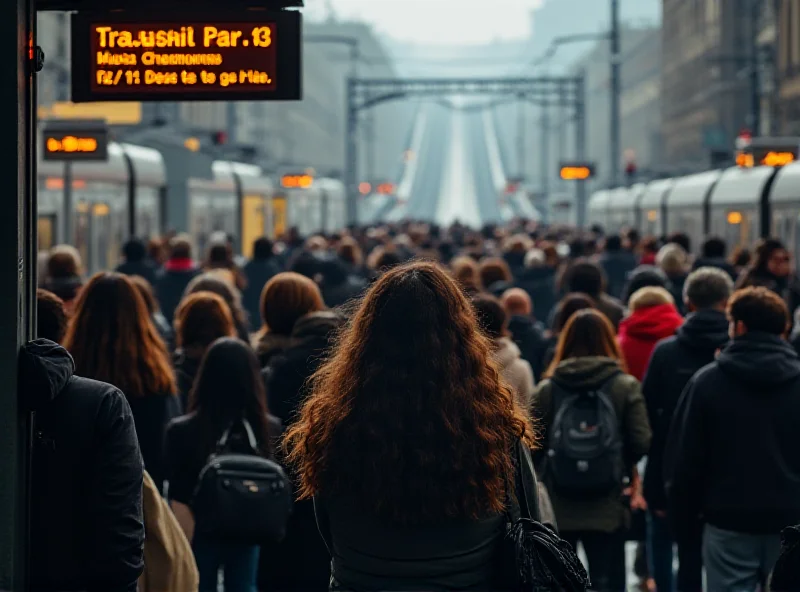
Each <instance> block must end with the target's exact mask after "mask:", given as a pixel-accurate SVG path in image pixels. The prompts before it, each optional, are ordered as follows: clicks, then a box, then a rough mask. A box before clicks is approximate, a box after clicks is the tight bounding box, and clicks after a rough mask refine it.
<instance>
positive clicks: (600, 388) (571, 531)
mask: <svg viewBox="0 0 800 592" xmlns="http://www.w3.org/2000/svg"><path fill="white" fill-rule="evenodd" d="M627 372H628V371H627V367H626V364H625V360H624V358H623V357H622V353H621V352H620V349H619V345H618V344H617V340H616V338H615V335H614V327H613V326H612V325H611V322H610V321H609V320H608V318H607V317H606V316H605V315H604V314H603V313H601V312H600V311H598V310H595V309H594V308H586V309H583V310H579V311H577V312H575V313H574V314H573V315H572V316H571V317H570V318H569V320H568V321H567V324H566V326H565V327H564V329H563V331H561V334H560V335H559V337H558V344H557V346H556V353H555V357H554V358H553V361H552V362H551V364H550V367H549V368H548V369H547V370H546V371H545V373H544V377H545V380H544V381H543V382H542V383H541V384H540V385H539V388H538V389H537V391H536V393H535V394H534V404H533V415H534V417H536V418H538V419H539V423H538V427H539V428H540V429H541V433H542V436H543V437H544V438H545V439H547V438H549V437H550V435H551V434H553V433H559V432H561V430H566V429H570V428H571V426H572V425H573V424H572V423H570V424H569V426H567V425H565V424H561V425H559V426H555V425H554V422H555V421H556V416H557V415H559V417H561V418H562V421H563V418H565V417H567V415H565V414H559V412H560V411H564V412H565V413H566V410H572V409H574V411H570V413H571V416H570V417H576V418H577V417H580V418H581V420H582V423H581V424H580V426H581V427H580V429H583V430H584V431H586V432H587V435H588V434H589V433H591V431H592V430H593V429H599V428H597V426H598V423H599V422H600V418H599V416H600V413H599V412H597V411H596V409H597V404H596V403H594V401H595V400H602V399H601V397H600V396H599V395H598V393H600V394H602V395H605V400H607V401H608V402H609V403H610V407H612V408H613V413H614V416H615V418H616V425H617V426H618V429H619V439H618V441H619V442H622V446H621V450H620V451H619V453H618V454H619V458H615V459H614V461H615V462H617V463H619V465H620V466H621V467H622V468H623V469H624V471H625V473H626V475H627V476H629V477H633V476H634V475H635V472H634V471H635V464H636V463H637V462H638V461H639V460H640V459H641V458H642V457H643V456H644V455H645V454H647V451H648V449H649V447H650V438H651V432H650V424H649V422H648V419H647V408H646V407H645V401H644V397H643V396H642V391H641V387H640V385H639V381H637V380H636V379H635V378H634V377H633V376H631V375H630V374H628V373H627ZM572 397H577V398H574V399H573V398H572ZM587 397H588V398H587ZM583 401H588V402H589V403H587V404H586V405H585V406H584V405H583ZM567 405H570V407H569V408H568V407H567ZM581 414H582V415H581ZM592 421H597V422H598V423H594V424H592V423H591V422H592ZM572 431H574V430H572ZM545 441H547V440H545ZM550 443H551V441H548V444H550ZM551 452H554V451H552V450H543V451H542V454H541V456H545V457H547V462H546V463H545V466H544V470H543V474H544V482H545V483H546V484H547V487H548V490H549V492H550V497H551V500H552V502H553V509H554V510H555V514H556V520H557V521H558V526H559V528H560V534H561V536H562V537H563V538H564V539H565V540H567V541H568V542H569V543H570V544H571V545H572V546H573V547H576V546H577V544H578V541H581V542H582V543H583V548H584V550H585V551H586V557H587V559H588V561H589V576H590V578H591V580H592V584H593V588H594V589H597V590H624V589H625V587H626V584H625V577H626V576H625V573H626V572H625V528H626V526H627V525H628V524H629V522H630V515H629V511H630V508H629V507H627V506H626V505H625V504H624V503H623V501H622V500H623V495H622V494H623V487H624V483H623V478H622V476H620V479H619V483H618V484H616V485H613V486H611V487H610V488H609V489H608V491H605V490H604V491H600V492H597V491H593V492H589V493H586V492H584V491H580V492H576V491H574V490H573V489H570V487H571V486H569V487H568V486H567V485H565V484H564V483H563V482H562V481H560V480H559V479H557V478H556V476H555V471H554V470H552V465H553V463H554V462H557V461H553V460H552V457H551V456H550V453H551Z"/></svg>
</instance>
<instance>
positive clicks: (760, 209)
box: [708, 166, 779, 250]
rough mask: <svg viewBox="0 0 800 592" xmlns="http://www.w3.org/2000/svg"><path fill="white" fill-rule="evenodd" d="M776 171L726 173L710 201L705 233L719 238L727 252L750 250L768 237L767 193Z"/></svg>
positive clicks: (756, 169) (735, 169) (734, 170)
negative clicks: (739, 247) (763, 238)
mask: <svg viewBox="0 0 800 592" xmlns="http://www.w3.org/2000/svg"><path fill="white" fill-rule="evenodd" d="M778 170H779V169H776V168H773V167H766V166H760V167H754V168H741V167H731V168H729V169H727V170H725V171H724V172H723V173H722V175H721V176H720V178H719V181H717V183H716V185H715V186H714V189H713V191H712V192H711V197H710V199H709V208H708V215H709V218H710V223H709V225H708V233H709V234H711V235H713V236H718V237H720V238H722V239H723V240H724V241H725V243H726V244H727V245H728V249H729V250H732V249H735V248H736V247H738V246H742V247H750V246H752V245H753V244H754V243H755V241H756V240H758V239H759V238H760V237H762V236H766V235H767V234H769V231H770V227H769V191H770V188H771V186H772V183H773V180H774V179H775V175H776V173H777V172H778Z"/></svg>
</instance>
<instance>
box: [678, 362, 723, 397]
mask: <svg viewBox="0 0 800 592" xmlns="http://www.w3.org/2000/svg"><path fill="white" fill-rule="evenodd" d="M723 376H725V373H724V372H722V370H720V368H719V364H718V363H717V362H716V361H714V362H711V363H710V364H706V365H705V366H703V367H702V368H700V369H699V370H698V371H697V372H695V373H694V376H692V377H691V378H690V379H689V382H688V383H687V386H694V387H698V386H704V385H707V384H709V383H711V382H717V381H719V380H721V379H722V377H723ZM701 392H702V391H701Z"/></svg>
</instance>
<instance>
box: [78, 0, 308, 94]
mask: <svg viewBox="0 0 800 592" xmlns="http://www.w3.org/2000/svg"><path fill="white" fill-rule="evenodd" d="M219 17H220V18H207V19H201V18H200V17H199V16H194V15H191V14H187V17H186V18H185V19H177V18H174V17H173V18H171V19H169V20H159V19H152V20H150V19H133V18H132V17H131V16H129V15H114V14H111V15H109V14H104V15H98V14H95V13H88V14H83V13H76V14H74V15H73V17H72V63H73V64H74V65H75V66H76V67H74V68H73V74H72V100H73V101H75V102H87V101H173V100H174V101H193V100H194V101H206V100H297V99H300V98H301V94H302V93H301V82H300V81H301V75H300V72H301V64H300V61H301V55H300V54H301V51H300V43H301V35H300V14H299V13H298V12H269V13H268V12H253V13H246V14H244V15H238V16H237V15H236V14H233V15H232V14H231V13H230V11H222V14H221V15H219Z"/></svg>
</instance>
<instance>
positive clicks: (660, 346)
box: [650, 335, 679, 364]
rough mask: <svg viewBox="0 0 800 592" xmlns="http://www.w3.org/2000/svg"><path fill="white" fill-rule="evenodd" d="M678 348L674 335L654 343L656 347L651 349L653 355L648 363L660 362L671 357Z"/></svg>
mask: <svg viewBox="0 0 800 592" xmlns="http://www.w3.org/2000/svg"><path fill="white" fill-rule="evenodd" d="M678 346H679V343H678V338H677V337H676V336H674V335H672V336H671V337H667V338H666V339H662V340H661V341H659V342H658V343H656V346H655V347H654V348H653V353H652V355H651V357H650V360H651V361H650V363H651V364H652V363H653V361H655V360H658V361H661V359H662V358H663V357H664V356H669V355H671V354H672V353H674V352H675V351H676V349H677V348H678Z"/></svg>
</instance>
